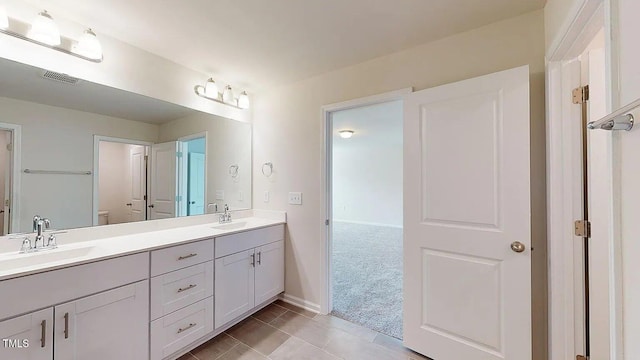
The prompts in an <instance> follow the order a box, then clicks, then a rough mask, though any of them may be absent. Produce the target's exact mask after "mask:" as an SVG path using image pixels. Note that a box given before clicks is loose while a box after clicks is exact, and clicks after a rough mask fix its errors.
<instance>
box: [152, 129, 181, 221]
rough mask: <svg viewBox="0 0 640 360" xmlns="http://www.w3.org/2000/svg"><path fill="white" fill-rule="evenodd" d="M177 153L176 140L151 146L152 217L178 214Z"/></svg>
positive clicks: (159, 217) (164, 217) (157, 217)
mask: <svg viewBox="0 0 640 360" xmlns="http://www.w3.org/2000/svg"><path fill="white" fill-rule="evenodd" d="M177 154H178V143H177V142H176V141H171V142H166V143H161V144H153V145H152V146H151V169H150V172H151V189H150V190H151V196H150V197H149V205H148V206H149V210H150V211H149V218H150V219H168V218H173V217H175V216H176V207H177V202H176V196H177V193H178V189H177V178H178V171H177V161H176V160H177Z"/></svg>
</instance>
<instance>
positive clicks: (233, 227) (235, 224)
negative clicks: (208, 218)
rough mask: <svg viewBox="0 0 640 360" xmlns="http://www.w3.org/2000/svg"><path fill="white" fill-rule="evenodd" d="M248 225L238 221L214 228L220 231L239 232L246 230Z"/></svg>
mask: <svg viewBox="0 0 640 360" xmlns="http://www.w3.org/2000/svg"><path fill="white" fill-rule="evenodd" d="M247 224H248V222H246V221H238V222H231V223H228V224H220V225H216V226H212V228H214V229H218V230H237V229H244V228H246V227H247Z"/></svg>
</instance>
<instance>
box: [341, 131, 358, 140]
mask: <svg viewBox="0 0 640 360" xmlns="http://www.w3.org/2000/svg"><path fill="white" fill-rule="evenodd" d="M354 133H355V131H353V130H340V131H338V134H339V135H340V137H341V138H343V139H348V138H350V137H352V136H353V134H354Z"/></svg>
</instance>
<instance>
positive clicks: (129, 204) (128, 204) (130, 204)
mask: <svg viewBox="0 0 640 360" xmlns="http://www.w3.org/2000/svg"><path fill="white" fill-rule="evenodd" d="M125 205H127V206H133V204H132V203H127V204H125Z"/></svg>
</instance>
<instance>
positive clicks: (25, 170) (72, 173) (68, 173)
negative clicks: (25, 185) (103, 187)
mask: <svg viewBox="0 0 640 360" xmlns="http://www.w3.org/2000/svg"><path fill="white" fill-rule="evenodd" d="M24 173H25V174H51V175H91V171H58V170H32V169H24Z"/></svg>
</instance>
